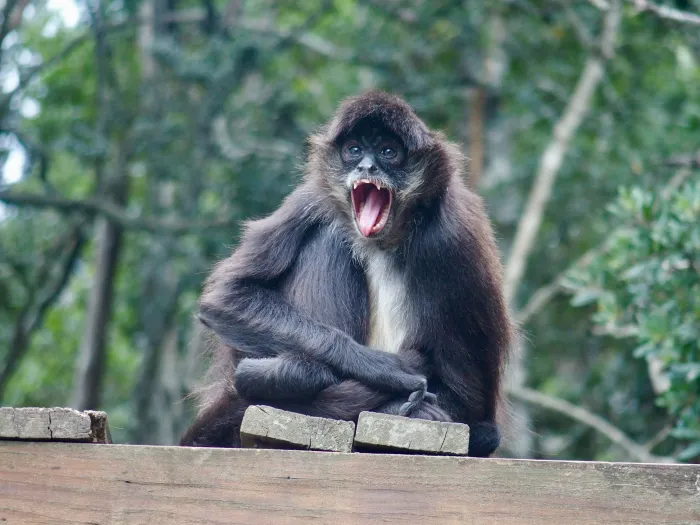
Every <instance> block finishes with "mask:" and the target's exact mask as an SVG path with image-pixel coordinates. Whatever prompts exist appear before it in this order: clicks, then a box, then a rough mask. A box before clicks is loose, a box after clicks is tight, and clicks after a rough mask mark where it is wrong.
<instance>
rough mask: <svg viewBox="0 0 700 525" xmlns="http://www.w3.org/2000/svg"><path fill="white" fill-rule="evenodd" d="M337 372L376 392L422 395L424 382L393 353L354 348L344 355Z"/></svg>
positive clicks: (426, 384)
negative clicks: (416, 393) (385, 391)
mask: <svg viewBox="0 0 700 525" xmlns="http://www.w3.org/2000/svg"><path fill="white" fill-rule="evenodd" d="M345 357H346V358H345V359H344V362H343V363H342V365H343V366H342V367H341V369H340V370H339V372H340V373H341V374H342V375H346V376H348V377H349V378H351V379H355V380H357V381H360V382H361V383H364V384H366V385H368V386H371V387H374V388H376V389H378V390H388V391H389V392H396V393H410V392H416V391H421V392H426V391H427V388H428V380H427V379H426V378H425V376H423V375H421V374H416V373H414V372H413V371H412V370H411V369H410V368H409V367H407V366H406V364H405V362H404V361H403V359H402V358H401V357H400V356H398V355H395V354H390V353H388V352H382V351H380V350H372V349H370V348H367V347H365V346H362V345H359V344H358V345H357V346H356V347H355V348H354V351H353V352H349V353H348V354H346V356H345Z"/></svg>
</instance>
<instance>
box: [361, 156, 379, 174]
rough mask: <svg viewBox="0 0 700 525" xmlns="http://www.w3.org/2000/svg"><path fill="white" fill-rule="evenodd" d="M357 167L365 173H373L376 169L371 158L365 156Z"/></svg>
mask: <svg viewBox="0 0 700 525" xmlns="http://www.w3.org/2000/svg"><path fill="white" fill-rule="evenodd" d="M357 169H358V170H359V171H360V172H363V171H366V172H367V173H375V172H376V171H377V166H376V165H375V164H374V162H372V160H371V159H369V158H367V157H365V158H364V159H362V162H360V163H359V164H358V165H357Z"/></svg>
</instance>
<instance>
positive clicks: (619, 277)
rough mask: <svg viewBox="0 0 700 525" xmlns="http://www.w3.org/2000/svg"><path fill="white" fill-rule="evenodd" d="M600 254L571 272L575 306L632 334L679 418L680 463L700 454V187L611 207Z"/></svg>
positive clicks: (615, 330)
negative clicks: (592, 308)
mask: <svg viewBox="0 0 700 525" xmlns="http://www.w3.org/2000/svg"><path fill="white" fill-rule="evenodd" d="M610 212H611V215H612V217H611V221H610V224H611V226H612V227H613V228H614V229H613V230H612V231H611V233H610V236H609V238H608V240H607V241H606V243H605V245H604V247H603V249H602V250H601V253H600V256H599V257H595V258H594V261H593V262H592V263H590V264H588V265H586V266H585V268H579V269H576V270H574V271H573V272H572V273H571V275H570V276H569V284H571V285H572V286H573V287H574V288H575V289H576V294H575V296H574V298H573V303H574V304H576V305H583V304H590V303H595V304H596V306H597V308H596V311H595V314H594V315H593V322H594V323H595V324H596V325H597V326H598V327H599V329H600V331H601V332H603V333H606V334H610V335H613V336H621V337H634V338H636V339H637V341H638V345H637V346H636V348H635V350H634V353H633V355H634V357H635V358H640V359H641V358H643V359H646V360H647V361H648V363H649V368H650V372H651V375H652V380H653V383H654V387H655V390H656V391H657V394H658V403H659V405H661V406H663V407H665V408H666V409H667V410H668V412H669V414H670V415H671V416H672V417H674V419H675V426H674V429H673V432H672V433H671V435H672V436H674V437H675V438H677V439H678V440H680V442H682V443H684V447H683V449H682V450H680V451H678V452H677V454H676V455H677V457H678V459H680V460H692V459H693V458H697V457H698V456H700V182H699V181H697V180H696V181H693V182H689V183H686V184H685V185H683V186H682V187H681V188H679V189H677V190H675V191H664V192H654V191H648V190H644V189H641V188H639V187H634V188H631V189H624V190H621V191H620V194H619V197H618V199H617V200H616V202H615V203H614V204H613V205H612V206H611V207H610Z"/></svg>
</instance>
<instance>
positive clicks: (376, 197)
mask: <svg viewBox="0 0 700 525" xmlns="http://www.w3.org/2000/svg"><path fill="white" fill-rule="evenodd" d="M383 206H384V200H383V199H382V197H381V195H380V192H379V190H378V189H376V188H372V189H371V190H369V193H368V195H367V198H366V199H365V205H364V207H363V208H362V211H361V212H360V216H359V217H358V218H357V223H358V226H359V227H360V231H361V232H362V235H364V236H365V237H369V234H370V233H372V228H373V227H374V225H375V224H376V223H377V219H378V218H379V215H380V214H381V213H382V208H383Z"/></svg>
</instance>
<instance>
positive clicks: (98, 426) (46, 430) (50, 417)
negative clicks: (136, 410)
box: [0, 407, 111, 443]
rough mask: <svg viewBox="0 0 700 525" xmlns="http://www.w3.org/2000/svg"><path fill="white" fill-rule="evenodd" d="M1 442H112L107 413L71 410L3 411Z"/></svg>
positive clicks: (16, 409)
mask: <svg viewBox="0 0 700 525" xmlns="http://www.w3.org/2000/svg"><path fill="white" fill-rule="evenodd" d="M0 439H22V440H40V441H79V442H92V443H111V436H110V435H109V426H108V425H107V414H105V413H104V412H97V411H92V410H89V411H86V412H78V411H77V410H72V409H70V408H9V407H2V408H0Z"/></svg>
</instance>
